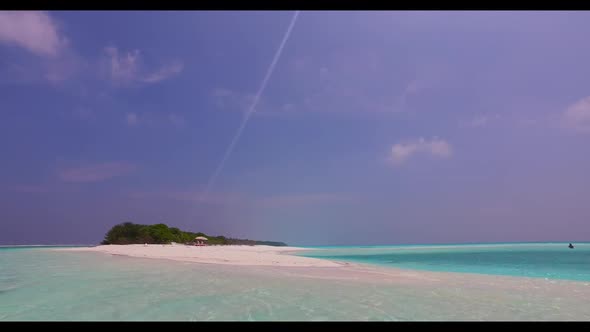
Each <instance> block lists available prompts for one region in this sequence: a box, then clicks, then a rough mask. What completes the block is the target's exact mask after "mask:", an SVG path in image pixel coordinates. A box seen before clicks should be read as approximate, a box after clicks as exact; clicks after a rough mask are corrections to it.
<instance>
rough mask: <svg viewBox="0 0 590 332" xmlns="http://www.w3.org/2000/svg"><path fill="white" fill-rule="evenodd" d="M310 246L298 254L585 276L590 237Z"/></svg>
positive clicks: (589, 271) (493, 271) (406, 264)
mask: <svg viewBox="0 0 590 332" xmlns="http://www.w3.org/2000/svg"><path fill="white" fill-rule="evenodd" d="M567 245H568V243H562V242H560V243H488V244H468V245H465V244H458V245H420V246H416V245H405V246H356V247H345V246H342V247H309V248H310V249H320V250H317V251H311V252H305V253H302V255H303V256H307V257H316V258H325V259H330V260H338V261H349V262H356V263H364V264H375V265H380V266H390V267H398V268H406V269H417V270H430V271H445V272H462V273H479V274H492V275H508V276H518V277H536V278H549V279H567V280H581V281H590V243H575V244H574V249H570V248H568V246H567Z"/></svg>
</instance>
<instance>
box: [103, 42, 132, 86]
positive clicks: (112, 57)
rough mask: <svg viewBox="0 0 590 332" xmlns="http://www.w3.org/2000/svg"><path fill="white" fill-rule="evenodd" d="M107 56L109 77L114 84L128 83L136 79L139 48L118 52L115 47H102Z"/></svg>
mask: <svg viewBox="0 0 590 332" xmlns="http://www.w3.org/2000/svg"><path fill="white" fill-rule="evenodd" d="M104 51H105V54H106V55H107V57H108V62H109V63H108V65H109V77H110V79H111V80H112V81H113V82H114V83H116V84H129V83H131V82H133V81H135V80H137V76H138V72H139V64H138V62H139V50H133V51H130V52H124V53H123V54H120V53H119V50H118V49H117V48H116V47H113V46H109V47H105V49H104Z"/></svg>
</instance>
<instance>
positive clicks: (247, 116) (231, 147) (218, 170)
mask: <svg viewBox="0 0 590 332" xmlns="http://www.w3.org/2000/svg"><path fill="white" fill-rule="evenodd" d="M297 16H299V11H295V13H294V14H293V17H292V18H291V23H290V24H289V27H288V28H287V31H286V32H285V35H284V36H283V40H282V41H281V44H280V45H279V48H278V49H277V51H276V53H275V55H274V57H273V59H272V62H271V63H270V66H269V67H268V70H267V71H266V75H265V76H264V79H263V80H262V84H261V85H260V88H259V89H258V92H257V93H256V96H254V101H253V102H252V105H250V108H248V111H247V112H246V114H245V115H244V118H243V119H242V123H241V124H240V127H239V128H238V131H236V134H235V135H234V137H233V139H232V140H231V143H230V144H229V146H228V147H227V149H226V150H225V154H224V155H223V158H222V159H221V162H220V163H219V165H218V166H217V168H216V169H215V172H213V174H212V175H211V177H210V178H209V181H207V186H206V187H205V191H204V192H203V194H202V195H201V199H200V200H199V201H200V202H202V201H203V199H205V198H206V197H207V195H208V193H209V190H210V189H211V187H212V186H213V184H214V183H215V180H216V179H217V176H219V173H221V170H222V169H223V166H225V162H226V161H227V159H228V158H229V156H230V155H231V153H232V151H233V150H234V147H235V146H236V144H237V143H238V140H239V139H240V136H242V132H243V131H244V128H245V127H246V124H247V123H248V120H249V119H250V116H251V115H252V113H254V110H255V109H256V105H257V104H258V100H259V99H260V96H261V95H262V93H263V92H264V89H265V88H266V84H267V83H268V80H269V79H270V77H271V76H272V73H273V72H274V70H275V66H276V64H277V62H278V61H279V58H280V57H281V53H283V48H284V47H285V44H286V43H287V40H288V39H289V36H290V35H291V30H293V27H294V26H295V22H296V21H297Z"/></svg>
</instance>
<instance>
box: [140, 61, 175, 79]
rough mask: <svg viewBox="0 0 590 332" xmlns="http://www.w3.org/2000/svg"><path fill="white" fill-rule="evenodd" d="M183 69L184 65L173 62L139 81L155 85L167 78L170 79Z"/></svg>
mask: <svg viewBox="0 0 590 332" xmlns="http://www.w3.org/2000/svg"><path fill="white" fill-rule="evenodd" d="M183 69H184V64H183V63H182V62H175V63H171V64H168V65H165V66H164V67H162V68H160V69H159V70H157V71H155V72H153V73H151V74H149V75H147V76H145V77H144V78H142V79H141V81H142V82H146V83H156V82H160V81H163V80H165V79H167V78H170V77H172V76H174V75H176V74H178V73H180V72H181V71H182V70H183Z"/></svg>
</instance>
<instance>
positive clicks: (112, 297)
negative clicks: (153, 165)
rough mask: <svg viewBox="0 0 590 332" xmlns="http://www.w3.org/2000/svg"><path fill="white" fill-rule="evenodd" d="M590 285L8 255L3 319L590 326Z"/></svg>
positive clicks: (0, 300) (0, 297)
mask: <svg viewBox="0 0 590 332" xmlns="http://www.w3.org/2000/svg"><path fill="white" fill-rule="evenodd" d="M588 298H590V286H588V283H584V282H569V281H563V280H551V281H547V280H543V279H532V278H514V277H500V276H477V275H467V274H451V273H436V272H415V271H401V272H400V271H399V270H396V269H386V268H368V267H362V266H361V267H354V266H353V267H344V268H277V267H244V266H225V265H214V264H195V263H184V262H175V261H168V260H156V259H141V258H129V257H121V256H110V255H105V254H100V253H88V252H63V251H62V252H58V251H50V250H47V249H38V248H37V249H18V250H6V249H0V320H11V321H15V320H19V321H20V320H25V321H27V320H67V321H73V320H75V321H80V320H82V321H84V320H125V321H129V320H131V321H133V320H175V321H187V320H199V321H201V320H215V321H247V320H263V321H270V320H279V321H281V320H282V321H285V320H288V321H313V320H320V321H324V320H337V321H356V320H362V321H365V320H421V321H428V320H589V319H590V310H588V305H587V304H588V300H587V299H588Z"/></svg>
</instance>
